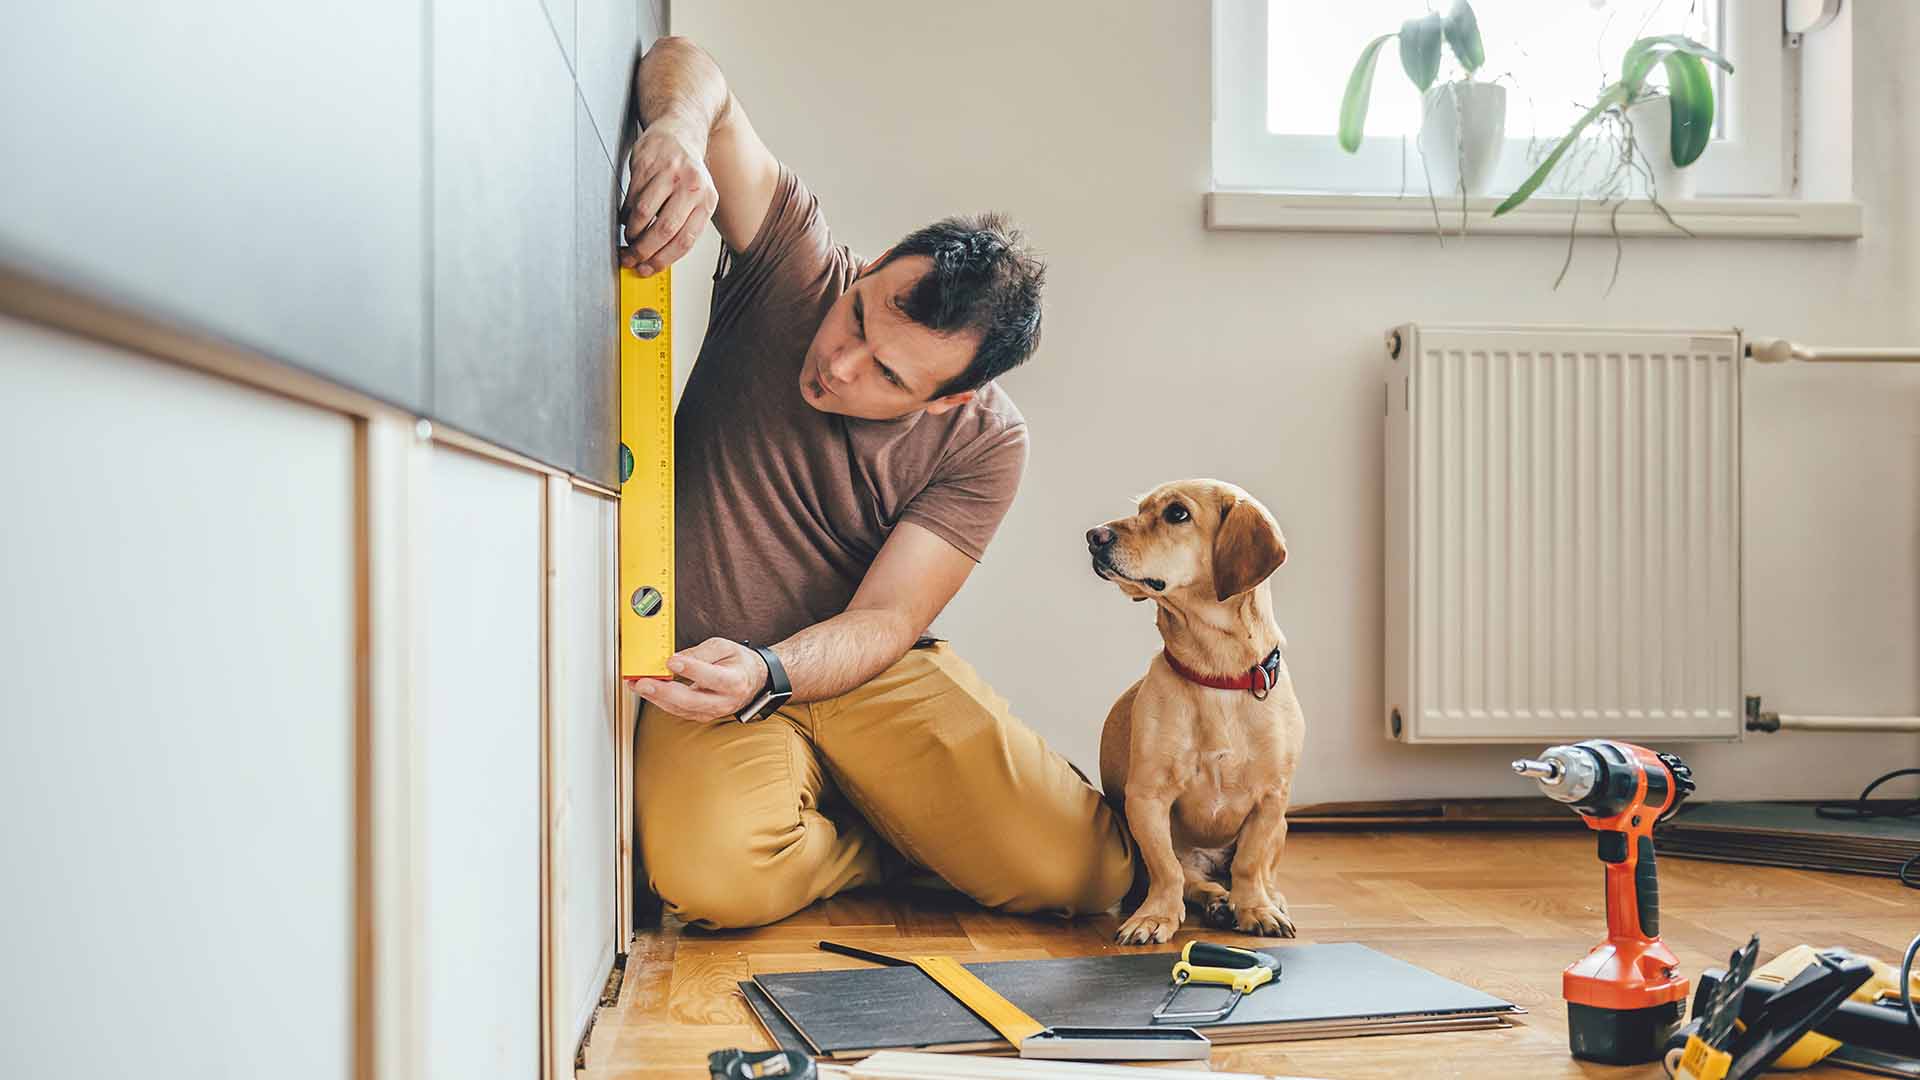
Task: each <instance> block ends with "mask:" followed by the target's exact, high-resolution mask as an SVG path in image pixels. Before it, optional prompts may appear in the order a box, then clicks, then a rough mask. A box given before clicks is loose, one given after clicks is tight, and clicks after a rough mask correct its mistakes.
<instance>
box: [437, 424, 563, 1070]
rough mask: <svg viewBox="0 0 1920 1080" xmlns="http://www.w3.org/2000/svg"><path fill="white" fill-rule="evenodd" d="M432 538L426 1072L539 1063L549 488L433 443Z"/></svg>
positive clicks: (529, 475)
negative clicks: (544, 505) (545, 498)
mask: <svg viewBox="0 0 1920 1080" xmlns="http://www.w3.org/2000/svg"><path fill="white" fill-rule="evenodd" d="M427 472H428V476H429V481H428V484H427V492H428V493H427V496H426V497H427V500H428V509H427V512H426V513H425V514H424V515H423V517H424V519H425V520H424V523H423V528H422V535H421V536H420V537H419V538H418V541H417V542H419V543H421V544H423V547H422V549H421V550H423V551H424V552H425V558H424V560H419V561H416V564H415V565H424V570H423V571H422V572H423V573H424V574H425V575H426V588H425V590H424V594H425V595H424V602H425V605H426V607H425V610H424V611H421V612H417V613H416V625H418V626H420V627H421V628H422V636H421V638H420V639H419V641H418V642H417V643H416V646H415V647H416V649H417V650H418V652H419V653H420V654H423V655H424V657H425V659H424V665H423V666H424V671H423V672H422V675H423V677H424V678H425V680H426V687H425V701H426V709H425V715H424V717H422V718H420V719H421V723H420V724H419V731H420V740H421V746H420V748H419V749H420V760H421V761H422V762H423V765H422V767H421V772H420V774H419V775H420V782H421V783H423V784H424V785H425V791H424V793H423V796H422V799H421V805H422V808H423V820H422V827H421V833H420V836H421V843H422V845H423V850H424V852H425V854H424V856H423V859H424V863H423V869H424V874H423V881H422V889H423V891H424V897H423V899H424V904H425V912H424V918H423V921H422V928H421V929H422V935H423V941H422V943H421V957H422V960H423V963H424V965H425V970H424V972H423V979H424V983H423V986H424V992H425V1006H424V1025H423V1026H424V1044H425V1055H426V1062H427V1075H428V1076H429V1077H434V1078H444V1080H484V1078H490V1077H512V1078H514V1080H527V1078H530V1077H535V1076H538V1075H539V1068H540V881H541V874H540V832H541V822H542V817H543V815H542V810H541V793H540V771H541V759H540V724H541V704H540V694H541V685H540V671H541V642H540V627H541V623H542V621H543V614H544V612H543V609H542V593H541V585H540V583H541V578H542V575H543V574H544V573H545V568H544V563H543V557H542V551H541V530H542V516H541V485H542V479H541V477H540V476H538V475H537V474H535V473H531V472H527V471H524V470H521V469H515V468H511V467H509V466H505V465H500V464H496V463H494V462H490V461H485V460H482V459H480V458H477V457H473V456H471V455H468V454H465V453H462V452H460V451H457V450H450V449H444V448H440V447H436V448H435V449H434V450H433V451H432V456H431V461H430V463H429V465H428V467H427Z"/></svg>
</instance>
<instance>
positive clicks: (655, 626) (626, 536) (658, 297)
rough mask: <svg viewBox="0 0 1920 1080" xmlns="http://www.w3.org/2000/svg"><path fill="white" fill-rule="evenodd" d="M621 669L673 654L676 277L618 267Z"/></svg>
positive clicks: (654, 663) (659, 674)
mask: <svg viewBox="0 0 1920 1080" xmlns="http://www.w3.org/2000/svg"><path fill="white" fill-rule="evenodd" d="M619 517H620V540H619V546H620V674H621V675H622V676H624V677H626V678H634V677H637V676H651V677H655V678H666V677H670V676H669V673H668V671H667V657H669V656H672V655H673V645H674V633H673V618H674V606H673V275H672V273H671V272H670V271H666V270H662V271H661V272H659V273H657V274H652V275H649V276H647V277H641V276H640V275H639V274H636V273H634V272H633V271H631V270H626V269H622V270H621V271H620V515H619Z"/></svg>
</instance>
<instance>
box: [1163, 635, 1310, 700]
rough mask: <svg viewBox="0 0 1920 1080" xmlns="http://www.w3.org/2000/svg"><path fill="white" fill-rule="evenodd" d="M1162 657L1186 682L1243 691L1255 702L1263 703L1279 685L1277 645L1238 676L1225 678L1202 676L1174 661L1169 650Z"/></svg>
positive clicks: (1279, 661) (1278, 648)
mask: <svg viewBox="0 0 1920 1080" xmlns="http://www.w3.org/2000/svg"><path fill="white" fill-rule="evenodd" d="M1164 655H1165V656H1166V658H1167V666H1168V667H1171V668H1172V669H1173V670H1174V673H1175V674H1177V675H1179V676H1180V677H1181V678H1183V679H1186V680H1187V681H1188V682H1196V683H1199V684H1200V685H1201V686H1211V687H1213V688H1214V689H1216V690H1245V691H1246V692H1248V693H1250V694H1252V695H1253V697H1254V700H1256V701H1265V700H1266V699H1267V695H1268V694H1270V693H1272V692H1273V688H1274V687H1275V686H1277V685H1279V683H1280V664H1281V660H1280V647H1279V646H1277V645H1276V646H1274V649H1273V651H1272V652H1270V653H1268V654H1267V658H1266V659H1264V660H1262V661H1260V662H1259V663H1257V664H1255V665H1253V666H1252V667H1250V668H1248V669H1247V670H1245V671H1243V672H1241V673H1239V674H1238V675H1227V676H1219V675H1202V674H1200V673H1199V672H1197V671H1194V670H1193V669H1191V668H1189V667H1187V666H1186V665H1185V664H1182V663H1181V662H1180V661H1178V660H1176V659H1174V658H1173V651H1172V650H1171V649H1169V650H1166V651H1165V653H1164Z"/></svg>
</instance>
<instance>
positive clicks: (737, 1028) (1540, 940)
mask: <svg viewBox="0 0 1920 1080" xmlns="http://www.w3.org/2000/svg"><path fill="white" fill-rule="evenodd" d="M1282 867H1283V881H1284V888H1285V891H1286V894H1287V899H1288V901H1289V904H1290V907H1291V910H1292V914H1293V917H1294V920H1295V922H1297V923H1298V924H1299V927H1300V934H1301V940H1302V941H1308V942H1331V941H1357V942H1360V943H1362V944H1365V945H1369V946H1372V947H1373V948H1376V949H1379V950H1381V951H1382V952H1385V953H1388V954H1390V955H1393V956H1397V957H1399V958H1400V959H1402V960H1406V961H1408V962H1410V963H1414V964H1418V965H1420V966H1422V967H1425V968H1429V969H1431V970H1433V971H1436V972H1439V973H1440V974H1442V975H1445V976H1447V977H1448V978H1452V979H1456V980H1458V981H1460V982H1463V983H1466V984H1468V985H1471V986H1476V987H1479V988H1481V989H1483V990H1486V991H1488V992H1489V993H1493V994H1498V995H1500V996H1502V997H1505V998H1507V999H1509V1000H1511V1001H1513V1002H1515V1003H1517V1004H1519V1005H1521V1006H1523V1007H1524V1008H1526V1009H1527V1011H1528V1014H1527V1015H1526V1016H1523V1017H1520V1018H1519V1020H1518V1024H1517V1026H1515V1027H1513V1028H1510V1029H1507V1030H1496V1031H1474V1032H1460V1033H1450V1034H1414V1035H1395V1036H1375V1037H1370V1038H1361V1039H1338V1040H1326V1041H1318V1042H1287V1043H1273V1044H1267V1045H1261V1046H1236V1047H1222V1048H1219V1049H1217V1050H1216V1051H1215V1052H1214V1055H1213V1067H1214V1068H1215V1069H1217V1070H1221V1071H1235V1072H1248V1073H1261V1074H1292V1075H1298V1076H1310V1077H1326V1078H1330V1080H1359V1078H1372V1077H1471V1078H1476V1080H1479V1078H1499V1077H1527V1078H1543V1077H1642V1076H1644V1077H1658V1076H1661V1075H1663V1074H1662V1073H1661V1070H1660V1067H1659V1066H1658V1065H1648V1066H1642V1067H1638V1068H1609V1067H1603V1066H1597V1065H1590V1064H1587V1063H1584V1062H1577V1061H1575V1060H1574V1059H1573V1058H1571V1057H1570V1056H1569V1055H1568V1054H1567V1049H1566V1047H1567V1038H1566V1009H1565V1005H1564V1003H1563V1002H1562V1001H1561V999H1560V970H1561V969H1562V968H1563V967H1565V966H1566V965H1567V964H1568V963H1570V962H1572V961H1573V960H1574V959H1576V958H1578V957H1579V956H1580V955H1582V954H1583V953H1584V952H1585V951H1586V950H1587V949H1588V948H1589V947H1591V946H1592V945H1593V944H1594V943H1595V942H1597V941H1598V940H1600V938H1601V937H1602V935H1603V933H1604V921H1605V912H1604V903H1605V901H1604V898H1603V896H1602V892H1601V872H1600V864H1599V863H1598V861H1597V860H1596V859H1595V856H1594V840H1593V837H1592V835H1591V834H1589V833H1588V832H1586V830H1584V829H1580V830H1578V831H1568V832H1516V831H1446V832H1442V831H1416V830H1408V831H1399V832H1295V833H1294V835H1293V836H1292V837H1291V838H1290V839H1289V840H1288V844H1287V852H1286V855H1285V857H1284V860H1283V863H1282ZM1660 887H1661V919H1662V926H1661V928H1662V931H1663V935H1664V936H1665V938H1666V940H1667V942H1668V943H1669V945H1671V947H1672V948H1673V950H1674V952H1675V953H1676V954H1677V955H1678V956H1679V958H1680V961H1681V963H1682V965H1683V966H1684V969H1685V970H1686V971H1687V972H1688V973H1689V974H1690V975H1697V974H1698V972H1699V971H1700V970H1701V969H1702V968H1705V967H1724V966H1725V965H1726V961H1727V954H1728V953H1729V952H1731V951H1732V950H1733V949H1734V948H1735V947H1737V946H1738V945H1740V944H1742V943H1744V942H1745V940H1746V937H1747V935H1748V934H1749V933H1754V932H1757V933H1759V935H1760V946H1761V952H1760V956H1761V959H1762V960H1765V959H1767V958H1769V957H1771V956H1773V955H1774V954H1776V953H1778V952H1780V951H1782V950H1783V949H1785V948H1787V947H1788V946H1790V945H1794V944H1798V943H1803V942H1805V943H1810V944H1815V945H1819V946H1828V945H1842V946H1846V947H1848V948H1851V949H1853V950H1855V951H1856V952H1860V953H1862V954H1865V955H1870V956H1877V957H1879V958H1880V959H1882V960H1890V961H1892V962H1894V963H1896V964H1897V963H1898V962H1899V959H1900V953H1901V951H1902V950H1903V949H1904V948H1905V946H1906V943H1907V941H1908V940H1909V939H1910V938H1911V937H1912V936H1913V935H1914V934H1915V933H1920V893H1917V892H1915V891H1914V890H1911V889H1906V888H1903V887H1902V886H1901V885H1900V884H1899V883H1898V882H1896V881H1893V880H1891V879H1882V878H1867V877H1854V876H1848V875H1839V874H1816V873H1808V872H1802V871H1796V870H1782V869H1772V868H1766V867H1748V866H1731V865H1724V864H1719V863H1708V862H1697V861H1691V860H1683V859H1677V858H1676V859H1662V861H1661V864H1660ZM1116 925H1117V920H1116V919H1115V918H1114V917H1113V916H1102V917H1098V918H1083V919H1079V920H1075V921H1073V922H1062V921H1059V920H1045V919H1036V918H1023V917H1018V916H1010V915H1002V914H997V913H995V912H991V911H986V910H983V909H980V908H977V907H973V906H971V905H969V904H967V903H965V902H964V901H961V900H958V899H957V898H952V897H946V896H943V895H940V894H926V893H921V894H916V895H914V896H912V897H910V898H908V897H899V896H888V895H879V894H871V893H868V894H858V893H856V894H850V895H846V896H841V897H836V898H834V899H832V900H828V901H825V902H823V903H820V904H816V905H814V906H813V907H811V908H808V909H807V910H805V911H802V912H800V913H799V914H797V915H795V916H794V917H792V918H790V919H788V920H786V921H784V922H781V923H779V924H776V925H774V926H770V927H765V928H762V929H758V930H751V931H740V932H726V933H708V932H702V931H699V930H694V929H689V928H686V927H683V926H681V925H679V924H678V923H677V922H675V921H674V920H672V919H668V920H667V923H666V925H665V926H663V927H661V928H659V929H657V930H650V931H646V932H644V933H642V934H641V935H640V936H639V937H638V938H637V940H636V941H635V942H634V946H633V951H632V953H631V955H630V957H629V960H628V965H627V974H626V979H625V981H624V983H623V985H622V988H621V992H620V997H619V1000H618V1002H617V1004H614V1005H611V1006H608V1007H606V1008H603V1009H602V1010H601V1013H600V1016H599V1017H598V1020H597V1022H596V1025H595V1027H594V1029H593V1032H592V1035H591V1039H590V1041H589V1043H588V1046H587V1052H586V1062H587V1067H586V1068H585V1069H584V1070H582V1071H580V1072H579V1073H578V1076H579V1077H581V1078H583V1080H704V1078H705V1076H706V1069H705V1062H706V1055H707V1053H708V1051H711V1050H716V1049H720V1048H723V1047H728V1046H739V1047H742V1048H748V1049H771V1048H772V1045H773V1044H772V1043H771V1041H770V1040H768V1039H767V1037H766V1035H765V1034H764V1033H763V1032H762V1031H761V1030H760V1028H759V1026H758V1025H757V1024H756V1023H755V1021H754V1019H753V1015H752V1013H751V1012H750V1011H749V1010H748V1008H747V1006H746V1003H745V1001H744V1000H743V999H742V998H741V997H740V995H739V992H738V990H737V989H736V988H735V986H734V983H735V982H736V981H737V980H740V979H745V978H748V977H749V976H751V975H752V974H755V973H760V972H773V971H799V970H808V969H814V968H826V967H846V966H859V961H855V960H849V959H846V958H843V957H838V956H833V955H829V954H825V953H821V952H819V951H817V950H816V949H815V948H814V942H815V941H817V940H818V939H820V938H822V937H831V938H834V939H838V940H843V941H850V942H854V943H864V944H867V945H869V946H870V947H872V948H875V949H878V950H881V951H885V952H893V953H907V952H916V953H949V954H952V955H955V956H957V957H959V958H960V959H962V960H965V961H969V962H972V961H980V960H1018V959H1038V958H1045V957H1053V956H1084V955H1090V954H1096V953H1102V952H1109V951H1113V950H1115V949H1116V948H1117V947H1116V946H1114V945H1113V944H1112V943H1111V940H1112V934H1113V931H1114V929H1115V927H1116ZM1203 936H1204V937H1206V938H1208V939H1210V940H1231V941H1245V942H1248V943H1258V942H1259V940H1260V939H1254V938H1240V937H1237V936H1236V935H1222V934H1221V933H1219V932H1218V931H1213V930H1205V929H1203V928H1200V927H1197V926H1195V925H1194V924H1193V923H1192V922H1191V921H1190V922H1189V924H1188V925H1187V927H1186V928H1185V929H1184V931H1183V934H1182V936H1181V937H1180V938H1178V939H1176V945H1177V943H1178V942H1179V941H1184V940H1186V939H1187V938H1190V937H1203ZM1157 948H1160V949H1167V948H1169V947H1168V946H1157ZM1800 1075H1802V1076H1805V1077H1809V1078H1816V1077H1857V1076H1859V1075H1860V1074H1858V1073H1853V1072H1846V1071H1842V1070H1838V1069H1816V1070H1811V1071H1808V1072H1805V1073H1802V1074H1800Z"/></svg>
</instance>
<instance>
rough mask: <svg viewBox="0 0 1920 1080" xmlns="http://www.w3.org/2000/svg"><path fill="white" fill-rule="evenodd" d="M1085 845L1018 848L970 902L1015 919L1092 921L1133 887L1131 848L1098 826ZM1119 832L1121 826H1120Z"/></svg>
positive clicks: (1001, 858) (1005, 856) (1002, 860)
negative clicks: (1034, 916)
mask: <svg viewBox="0 0 1920 1080" xmlns="http://www.w3.org/2000/svg"><path fill="white" fill-rule="evenodd" d="M1103 824H1105V823H1104V822H1102V823H1098V824H1097V825H1096V827H1095V828H1094V829H1093V830H1091V831H1090V832H1089V833H1088V836H1087V840H1086V842H1085V843H1077V844H1073V845H1071V846H1064V845H1062V846H1055V847H1051V848H1043V847H1037V846H1033V845H1030V844H1029V845H1022V846H1020V847H1019V848H1018V849H1017V850H1010V851H1005V852H1002V853H1001V854H1000V856H999V861H1000V864H1001V866H1002V868H1003V873H1002V874H1000V875H997V879H996V880H994V881H992V882H990V883H988V884H987V887H986V895H975V897H974V899H976V900H978V901H980V902H981V903H983V904H986V905H987V906H989V907H994V908H999V909H1001V910H1004V911H1009V912H1014V913H1017V914H1040V913H1049V914H1057V915H1095V914H1099V913H1100V912H1103V911H1107V910H1109V909H1110V908H1112V907H1113V906H1114V905H1115V904H1118V903H1119V902H1120V901H1121V899H1123V898H1124V897H1125V896H1126V894H1127V890H1128V889H1129V888H1130V887H1131V886H1132V885H1133V877H1134V857H1133V848H1132V845H1131V844H1129V843H1128V842H1127V840H1126V838H1125V837H1123V836H1121V835H1120V834H1119V833H1118V832H1117V831H1115V830H1112V829H1102V828H1100V827H1098V825H1103ZM1122 828H1124V826H1122Z"/></svg>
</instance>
